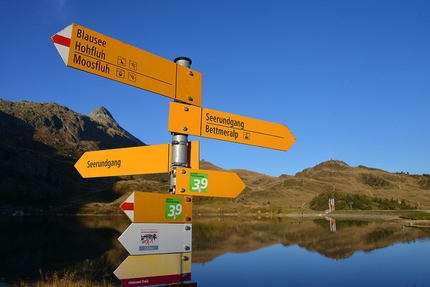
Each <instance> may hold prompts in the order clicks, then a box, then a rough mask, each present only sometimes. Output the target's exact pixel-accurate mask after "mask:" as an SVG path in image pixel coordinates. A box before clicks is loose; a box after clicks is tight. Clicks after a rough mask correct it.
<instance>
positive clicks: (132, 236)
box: [118, 223, 191, 255]
mask: <svg viewBox="0 0 430 287" xmlns="http://www.w3.org/2000/svg"><path fill="white" fill-rule="evenodd" d="M118 240H119V242H121V244H122V245H123V246H124V248H125V249H126V250H127V251H128V253H130V255H145V254H163V253H181V252H191V224H169V223H132V224H131V225H130V226H129V227H128V228H127V229H126V230H125V231H124V233H123V234H121V236H120V237H119V238H118Z"/></svg>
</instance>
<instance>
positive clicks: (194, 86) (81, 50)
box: [51, 24, 202, 106]
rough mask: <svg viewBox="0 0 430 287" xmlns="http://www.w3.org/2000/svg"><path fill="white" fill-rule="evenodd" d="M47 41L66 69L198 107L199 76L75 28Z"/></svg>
mask: <svg viewBox="0 0 430 287" xmlns="http://www.w3.org/2000/svg"><path fill="white" fill-rule="evenodd" d="M51 39H52V42H54V45H55V47H56V48H57V50H58V53H59V54H60V56H61V58H62V59H63V61H64V63H65V64H66V65H67V66H68V67H72V68H75V69H78V70H81V71H85V72H88V73H91V74H95V75H98V76H101V77H105V78H108V79H111V80H114V81H117V82H121V83H123V84H127V85H130V86H133V87H137V88H140V89H143V90H147V91H150V92H153V93H156V94H160V95H163V96H166V97H169V98H171V99H175V100H178V101H181V102H184V103H188V104H192V105H197V106H201V103H202V75H201V73H199V72H197V71H194V70H191V69H190V68H187V67H185V66H181V65H177V64H176V63H175V62H172V61H169V60H167V59H164V58H161V57H159V56H157V55H154V54H151V53H149V52H147V51H144V50H141V49H139V48H136V47H133V46H131V45H128V44H125V43H123V42H121V41H118V40H116V39H114V38H111V37H108V36H106V35H103V34H100V33H98V32H96V31H93V30H90V29H88V28H85V27H82V26H79V25H77V24H71V25H69V26H67V27H66V28H64V29H63V30H61V31H60V32H58V33H57V34H55V35H54V36H52V37H51Z"/></svg>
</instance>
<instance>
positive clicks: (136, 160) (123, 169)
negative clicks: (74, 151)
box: [75, 141, 200, 178]
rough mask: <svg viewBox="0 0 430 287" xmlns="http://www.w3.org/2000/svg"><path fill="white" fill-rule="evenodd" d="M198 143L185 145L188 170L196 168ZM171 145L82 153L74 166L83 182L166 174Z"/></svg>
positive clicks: (169, 160) (169, 167)
mask: <svg viewBox="0 0 430 287" xmlns="http://www.w3.org/2000/svg"><path fill="white" fill-rule="evenodd" d="M199 149H200V143H199V142H197V141H195V142H190V143H189V145H188V154H189V161H188V162H189V163H190V166H191V167H198V166H199V158H200V155H199V153H200V152H199ZM171 155H172V146H171V144H161V145H152V146H140V147H129V148H117V149H108V150H98V151H89V152H85V153H84V154H83V155H82V156H81V158H80V159H79V160H78V161H77V162H76V163H75V168H76V169H77V170H78V172H79V173H80V174H81V176H82V177H84V178H91V177H104V176H122V175H135V174H154V173H166V172H169V171H170V169H171V166H170V163H171Z"/></svg>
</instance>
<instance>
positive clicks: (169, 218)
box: [121, 191, 193, 223]
mask: <svg viewBox="0 0 430 287" xmlns="http://www.w3.org/2000/svg"><path fill="white" fill-rule="evenodd" d="M121 209H122V210H123V211H124V213H125V214H126V215H127V216H128V218H130V220H131V221H132V222H148V223H150V222H154V223H184V222H188V223H191V222H192V209H193V203H192V197H191V196H183V195H175V194H161V193H150V192H138V191H135V192H133V193H132V194H131V195H130V196H129V197H128V198H127V199H126V200H125V201H124V202H123V203H122V204H121Z"/></svg>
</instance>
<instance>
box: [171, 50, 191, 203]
mask: <svg viewBox="0 0 430 287" xmlns="http://www.w3.org/2000/svg"><path fill="white" fill-rule="evenodd" d="M175 63H176V64H177V65H181V66H185V67H187V68H189V67H190V66H191V59H189V58H186V57H178V58H176V59H175ZM184 128H185V127H184ZM185 129H186V128H185ZM187 145H188V135H184V134H179V133H172V172H171V173H170V188H169V193H172V194H176V172H177V167H186V166H187Z"/></svg>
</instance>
